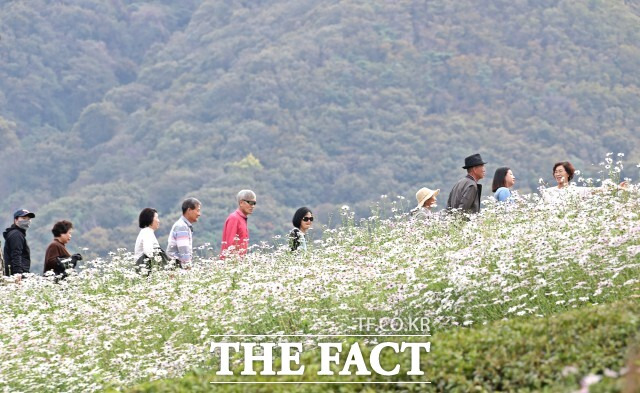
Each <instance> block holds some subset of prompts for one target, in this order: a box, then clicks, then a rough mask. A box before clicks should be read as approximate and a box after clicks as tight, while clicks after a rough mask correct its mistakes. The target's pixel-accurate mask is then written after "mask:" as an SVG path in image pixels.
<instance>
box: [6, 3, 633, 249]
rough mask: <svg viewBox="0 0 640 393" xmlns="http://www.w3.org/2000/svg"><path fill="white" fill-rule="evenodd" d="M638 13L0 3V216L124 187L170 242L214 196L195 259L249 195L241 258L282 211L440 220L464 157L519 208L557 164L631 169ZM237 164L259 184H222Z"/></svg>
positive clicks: (495, 7)
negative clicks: (182, 218)
mask: <svg viewBox="0 0 640 393" xmlns="http://www.w3.org/2000/svg"><path fill="white" fill-rule="evenodd" d="M638 15H639V12H638V7H637V6H636V5H634V4H631V2H621V1H593V0H580V1H570V0H549V1H538V2H532V1H511V2H507V1H501V0H481V1H479V2H478V1H470V0H464V1H456V2H450V1H444V0H437V1H430V2H426V3H425V2H416V1H408V0H402V1H396V2H381V3H375V4H374V3H370V2H363V1H358V0H349V1H341V2H339V3H336V4H330V5H328V4H320V3H318V2H314V1H310V0H295V1H294V0H266V1H259V2H258V1H252V2H247V1H240V0H231V1H226V2H220V1H217V0H205V1H195V0H189V1H180V2H170V1H149V0H135V1H122V0H118V1H110V2H106V3H105V2H101V1H97V0H91V1H86V0H84V1H79V0H72V1H65V2H63V3H61V2H45V1H42V0H38V1H34V2H16V1H13V2H4V3H2V5H0V25H2V26H3V32H2V40H1V41H0V58H2V59H3V61H2V62H1V63H0V117H1V118H0V137H1V138H2V141H1V142H2V143H0V162H2V163H3V166H2V173H1V176H0V186H1V190H2V198H0V211H4V212H10V211H13V210H15V209H17V208H19V207H27V208H29V209H31V210H34V211H38V212H42V213H43V216H46V217H51V218H52V219H54V220H56V219H59V218H61V217H53V216H50V215H49V213H48V210H47V209H49V206H52V205H54V204H56V201H57V200H60V199H62V198H69V199H65V200H66V201H67V205H68V206H73V205H79V204H82V203H84V201H83V200H82V199H81V197H80V195H81V194H82V193H81V192H79V190H80V189H81V188H84V187H88V186H104V187H105V189H106V188H108V187H117V188H119V186H118V184H121V183H122V182H125V183H127V184H130V185H131V187H128V188H125V189H123V190H121V192H123V193H125V194H127V198H128V200H136V201H139V203H138V204H137V205H135V206H128V207H127V208H130V209H132V210H139V209H142V208H143V207H145V206H153V207H155V208H157V209H158V210H159V211H161V212H163V214H164V216H165V217H167V220H166V221H165V222H169V221H170V220H172V219H173V218H174V217H175V215H176V212H177V211H178V208H179V206H180V203H181V198H183V197H184V196H186V195H195V196H202V195H204V194H205V193H206V192H209V191H210V190H212V189H215V191H214V194H216V195H226V196H227V198H226V199H224V198H219V199H216V200H215V201H206V200H203V202H204V203H205V204H209V206H210V207H211V208H212V209H211V211H212V212H213V211H215V212H216V215H210V216H207V215H204V216H203V217H202V221H201V223H199V225H201V231H199V232H198V235H196V239H195V241H196V243H199V244H202V243H205V242H211V243H217V239H219V237H220V232H221V229H222V225H223V223H224V219H225V217H226V214H227V213H228V212H229V211H230V210H232V209H233V208H234V207H235V206H234V203H233V195H234V194H235V193H236V192H237V191H238V190H240V189H241V188H252V189H255V191H256V192H257V193H258V197H259V198H260V199H261V203H260V205H259V207H258V209H256V215H255V216H254V217H252V218H251V220H250V225H251V226H252V228H253V229H252V231H251V237H252V243H253V242H258V241H268V240H269V239H270V238H271V237H272V236H273V235H276V234H284V233H286V232H287V231H288V227H289V219H290V216H291V215H292V213H293V211H294V210H295V209H296V208H298V207H300V206H302V205H306V206H309V207H311V208H312V209H313V210H315V211H318V212H322V213H323V215H322V216H318V215H317V217H319V219H320V222H321V223H323V222H326V220H327V213H328V212H331V211H334V210H335V208H336V207H337V206H340V205H342V204H349V205H351V206H352V207H353V209H355V211H356V212H357V213H358V214H359V215H366V214H367V213H368V210H369V205H370V203H371V202H372V201H374V200H376V199H377V198H378V196H379V195H381V194H390V195H403V196H405V197H406V198H407V199H408V200H409V199H411V200H412V199H413V195H414V193H415V191H416V190H417V189H418V188H420V187H422V186H429V187H431V188H440V189H441V190H442V195H443V198H442V199H441V200H446V195H447V193H448V191H449V189H450V187H451V186H452V185H453V184H454V182H455V181H456V179H457V178H459V177H461V176H462V175H463V172H462V170H461V169H460V166H461V165H462V160H463V158H464V157H465V156H467V155H469V154H472V153H475V152H480V153H482V155H483V157H484V158H485V159H486V160H487V161H488V162H489V166H488V168H487V169H488V170H487V172H488V176H489V177H490V176H491V174H492V172H493V170H494V169H495V168H496V167H499V166H504V165H507V166H510V167H512V168H513V170H514V173H515V175H516V177H517V178H518V184H517V187H518V188H519V189H520V190H521V191H522V192H528V191H534V190H535V189H536V187H537V180H538V179H539V178H540V177H543V178H544V179H547V180H552V179H551V175H550V172H551V170H550V167H551V165H552V163H553V162H556V161H559V160H565V159H568V160H570V161H572V162H574V164H577V166H578V169H581V170H582V172H583V174H585V175H586V176H585V177H594V178H597V177H598V176H597V174H596V173H595V171H594V170H592V168H590V164H593V163H597V162H598V161H599V160H600V159H601V157H602V156H603V155H604V153H606V152H607V151H614V152H623V153H626V154H627V158H628V159H629V160H630V161H631V162H633V163H635V162H638V161H640V155H639V153H638V151H640V145H639V144H638V143H639V142H638V139H637V137H636V135H637V134H638V129H637V124H640V87H639V86H640V79H639V78H640V76H639V75H638V73H637V72H635V70H636V69H637V68H638V65H639V64H640V49H639V46H638V43H639V42H640V32H639V31H638V29H637V25H638V21H639V20H638V18H639V16H638ZM249 154H252V155H253V156H254V157H255V159H256V160H257V162H259V164H260V170H254V169H255V168H256V167H254V166H253V164H251V165H249V166H250V167H251V168H237V167H235V166H236V165H235V164H238V163H242V164H241V166H246V165H245V164H247V162H244V161H242V160H243V158H245V157H247V156H248V155H249ZM631 168H632V169H634V168H635V166H631ZM634 170H635V169H634ZM634 170H630V169H626V170H625V172H623V173H622V176H623V177H624V176H632V177H634V176H637V172H634ZM486 184H490V179H487V180H486V181H485V185H486ZM487 188H488V187H485V189H487ZM134 193H139V194H137V195H134ZM487 194H489V193H488V192H485V195H487ZM213 203H215V206H214V205H211V204H213ZM442 204H444V203H441V205H442ZM116 208H117V207H116ZM67 209H68V210H71V209H72V208H71V207H68V208H67ZM261 210H264V212H261ZM276 212H277V213H276ZM112 213H113V212H111V211H106V210H105V211H103V213H101V214H106V215H109V214H112ZM67 215H69V214H67ZM114 216H116V217H121V214H119V213H114ZM130 223H131V220H126V221H120V222H117V223H114V224H109V226H104V227H101V228H103V229H104V230H105V231H106V232H107V233H109V236H108V238H109V239H114V241H115V242H116V244H112V245H111V247H128V248H130V247H131V244H132V243H133V241H134V239H133V238H128V237H124V236H122V235H123V234H124V233H131V232H133V230H134V229H135V228H133V229H132V228H131V227H130ZM52 224H53V222H50V221H47V222H44V221H40V223H35V222H34V225H36V226H37V225H41V226H42V228H48V227H50V226H51V225H52ZM77 224H79V226H81V227H90V226H91V225H89V224H86V223H77ZM214 240H215V241H214ZM45 245H46V242H44V241H43V240H42V239H41V238H40V237H38V239H34V242H33V244H32V246H33V247H32V248H33V250H34V253H35V254H36V255H39V254H40V255H41V254H43V251H44V247H45ZM95 251H99V252H103V251H104V249H102V248H101V249H100V250H95ZM37 259H39V256H38V257H37Z"/></svg>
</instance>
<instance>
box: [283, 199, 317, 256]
mask: <svg viewBox="0 0 640 393" xmlns="http://www.w3.org/2000/svg"><path fill="white" fill-rule="evenodd" d="M291 222H292V223H293V226H294V228H293V229H292V230H291V232H289V246H290V247H291V251H295V250H297V249H298V248H300V249H302V250H305V251H307V231H308V230H309V228H311V224H312V223H313V213H311V210H309V208H308V207H301V208H300V209H298V210H296V213H295V214H294V215H293V220H291Z"/></svg>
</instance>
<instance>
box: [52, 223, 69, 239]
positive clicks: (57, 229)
mask: <svg viewBox="0 0 640 393" xmlns="http://www.w3.org/2000/svg"><path fill="white" fill-rule="evenodd" d="M71 228H73V224H72V223H71V221H67V220H62V221H58V222H56V223H55V224H53V228H51V233H53V237H60V236H62V235H64V234H65V233H67V232H69V230H70V229H71Z"/></svg>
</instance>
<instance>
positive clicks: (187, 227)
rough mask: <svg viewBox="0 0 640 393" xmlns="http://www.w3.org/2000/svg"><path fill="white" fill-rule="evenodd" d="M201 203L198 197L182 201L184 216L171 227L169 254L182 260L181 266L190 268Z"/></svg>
mask: <svg viewBox="0 0 640 393" xmlns="http://www.w3.org/2000/svg"><path fill="white" fill-rule="evenodd" d="M200 206H201V203H200V201H199V200H197V199H196V198H187V199H185V200H184V202H182V216H181V217H180V218H179V219H178V221H176V222H175V224H173V226H172V227H171V232H169V244H168V245H167V255H169V257H170V258H174V259H177V260H179V261H180V266H182V267H183V268H189V267H190V266H191V259H192V257H193V223H194V222H196V221H198V217H200Z"/></svg>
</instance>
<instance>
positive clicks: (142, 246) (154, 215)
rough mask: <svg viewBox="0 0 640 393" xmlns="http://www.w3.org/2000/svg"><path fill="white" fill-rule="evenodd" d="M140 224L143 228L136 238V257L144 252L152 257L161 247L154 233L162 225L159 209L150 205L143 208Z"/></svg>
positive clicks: (139, 219) (139, 218)
mask: <svg viewBox="0 0 640 393" xmlns="http://www.w3.org/2000/svg"><path fill="white" fill-rule="evenodd" d="M138 224H139V225H140V228H142V229H141V230H140V233H139V234H138V238H137V239H136V248H135V259H136V260H138V259H139V258H140V257H141V256H142V254H144V255H146V256H147V257H149V258H151V257H153V256H154V254H155V253H156V252H157V251H158V250H159V249H160V244H159V243H158V239H156V235H155V233H154V232H155V231H156V229H158V228H159V227H160V219H158V211H157V210H156V209H152V208H150V207H146V208H144V209H142V211H141V212H140V216H139V217H138Z"/></svg>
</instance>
